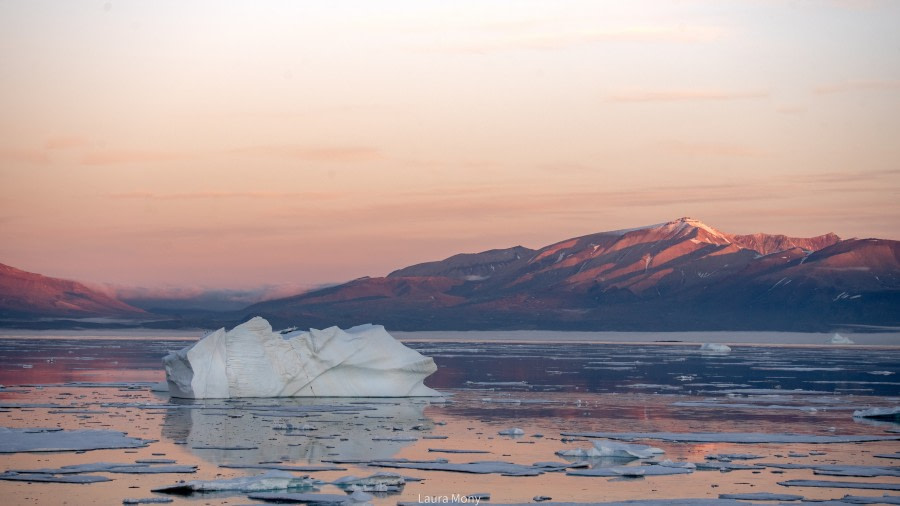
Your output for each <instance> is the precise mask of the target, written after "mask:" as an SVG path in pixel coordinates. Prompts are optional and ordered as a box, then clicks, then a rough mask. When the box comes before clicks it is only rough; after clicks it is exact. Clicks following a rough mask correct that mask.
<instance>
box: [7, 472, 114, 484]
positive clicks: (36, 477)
mask: <svg viewBox="0 0 900 506" xmlns="http://www.w3.org/2000/svg"><path fill="white" fill-rule="evenodd" d="M0 480H6V481H34V482H46V483H98V482H101V481H112V480H111V479H109V478H107V477H105V476H97V475H93V474H77V475H63V476H56V475H52V474H42V473H36V474H28V473H15V472H5V473H0Z"/></svg>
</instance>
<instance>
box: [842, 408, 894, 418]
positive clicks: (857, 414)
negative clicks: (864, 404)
mask: <svg viewBox="0 0 900 506" xmlns="http://www.w3.org/2000/svg"><path fill="white" fill-rule="evenodd" d="M853 418H874V419H877V420H900V406H893V407H890V408H869V409H858V410H856V411H854V412H853Z"/></svg>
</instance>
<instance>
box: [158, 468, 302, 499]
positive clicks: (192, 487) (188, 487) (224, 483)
mask: <svg viewBox="0 0 900 506" xmlns="http://www.w3.org/2000/svg"><path fill="white" fill-rule="evenodd" d="M316 483H318V482H317V481H315V480H311V479H309V478H306V477H301V478H298V477H296V476H294V475H293V474H291V473H288V472H285V471H269V472H267V473H264V474H260V475H258V476H241V477H239V478H231V479H229V480H195V481H186V482H181V483H176V484H175V485H169V486H168V487H162V488H155V489H153V490H152V491H153V492H166V493H169V494H183V495H188V494H191V493H193V492H219V491H226V490H227V491H236V492H257V491H261V490H287V489H291V488H313V487H314V486H315V484H316Z"/></svg>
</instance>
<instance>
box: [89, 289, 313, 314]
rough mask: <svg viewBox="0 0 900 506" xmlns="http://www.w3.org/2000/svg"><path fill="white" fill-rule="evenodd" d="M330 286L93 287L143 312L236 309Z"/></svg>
mask: <svg viewBox="0 0 900 506" xmlns="http://www.w3.org/2000/svg"><path fill="white" fill-rule="evenodd" d="M326 286H330V285H320V284H310V283H296V282H288V283H276V284H266V285H262V286H258V287H253V288H247V289H219V288H208V287H204V286H196V285H187V286H157V287H145V286H124V285H114V284H103V285H92V288H95V289H99V290H102V291H103V292H104V293H106V294H107V295H110V296H113V297H116V298H118V299H120V300H124V301H126V302H130V303H132V304H137V305H139V306H140V307H143V308H145V309H153V308H165V309H186V308H189V309H206V310H213V311H226V310H237V309H242V308H244V307H247V306H249V305H251V304H255V303H257V302H263V301H266V300H272V299H279V298H283V297H290V296H292V295H298V294H301V293H304V292H308V291H311V290H316V289H319V288H324V287H326Z"/></svg>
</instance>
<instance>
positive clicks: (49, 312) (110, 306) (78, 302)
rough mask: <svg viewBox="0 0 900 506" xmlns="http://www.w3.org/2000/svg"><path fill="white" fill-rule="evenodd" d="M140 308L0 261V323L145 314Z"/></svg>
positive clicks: (124, 317) (71, 283)
mask: <svg viewBox="0 0 900 506" xmlns="http://www.w3.org/2000/svg"><path fill="white" fill-rule="evenodd" d="M148 316H149V315H148V314H147V313H146V312H145V311H144V310H142V309H138V308H136V307H133V306H130V305H128V304H126V303H124V302H122V301H120V300H118V299H116V298H114V297H112V296H110V295H107V294H105V293H103V292H100V291H98V290H94V289H92V288H88V287H87V286H85V285H83V284H81V283H79V282H77V281H69V280H66V279H59V278H50V277H47V276H41V275H40V274H35V273H32V272H25V271H22V270H19V269H16V268H14V267H10V266H8V265H3V264H0V319H2V320H0V324H2V323H3V321H4V320H5V321H7V322H8V321H10V320H12V321H31V320H35V319H46V318H75V319H84V318H106V319H109V318H113V319H126V320H129V319H134V318H146V317H148Z"/></svg>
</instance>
